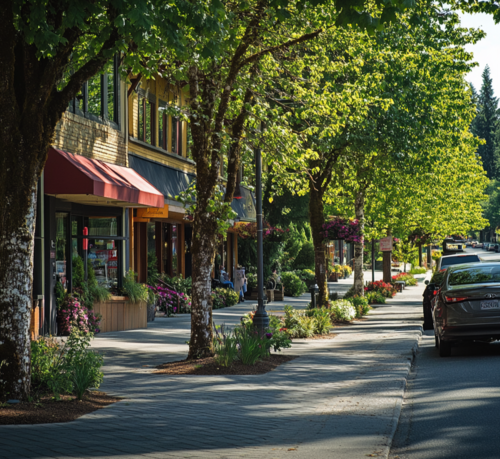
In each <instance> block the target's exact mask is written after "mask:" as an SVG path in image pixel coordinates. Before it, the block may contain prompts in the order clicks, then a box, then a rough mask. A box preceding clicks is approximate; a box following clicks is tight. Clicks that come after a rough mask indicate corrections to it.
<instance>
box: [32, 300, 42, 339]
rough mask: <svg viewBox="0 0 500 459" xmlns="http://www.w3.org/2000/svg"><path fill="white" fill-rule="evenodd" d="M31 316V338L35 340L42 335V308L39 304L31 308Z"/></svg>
mask: <svg viewBox="0 0 500 459" xmlns="http://www.w3.org/2000/svg"><path fill="white" fill-rule="evenodd" d="M30 316H31V317H30V338H31V340H32V341H34V340H37V339H38V338H39V337H40V336H39V331H40V308H39V307H38V306H36V307H34V308H31V312H30Z"/></svg>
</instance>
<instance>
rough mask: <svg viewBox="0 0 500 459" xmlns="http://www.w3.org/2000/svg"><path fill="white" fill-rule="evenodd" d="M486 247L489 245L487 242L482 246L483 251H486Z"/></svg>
mask: <svg viewBox="0 0 500 459" xmlns="http://www.w3.org/2000/svg"><path fill="white" fill-rule="evenodd" d="M488 245H489V242H485V243H484V244H483V250H488Z"/></svg>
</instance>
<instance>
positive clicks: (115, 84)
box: [69, 57, 120, 128]
mask: <svg viewBox="0 0 500 459" xmlns="http://www.w3.org/2000/svg"><path fill="white" fill-rule="evenodd" d="M119 83H120V80H119V78H118V58H117V57H115V58H113V59H111V60H110V61H109V62H108V63H107V64H106V65H105V66H104V69H103V70H102V72H101V73H100V74H97V75H94V76H93V77H92V78H90V79H89V80H88V81H87V83H85V84H84V85H83V86H82V90H81V91H80V93H79V94H78V95H77V96H76V98H75V99H74V100H73V101H71V102H70V105H69V111H71V112H73V113H76V114H78V115H81V116H84V117H86V118H89V119H92V120H94V121H106V122H110V124H111V125H112V126H114V127H115V128H119V112H118V100H119V87H120V84H119Z"/></svg>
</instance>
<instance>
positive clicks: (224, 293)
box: [212, 288, 239, 309]
mask: <svg viewBox="0 0 500 459" xmlns="http://www.w3.org/2000/svg"><path fill="white" fill-rule="evenodd" d="M238 301H239V295H238V293H236V292H235V291H234V290H232V289H230V288H216V289H214V290H213V291H212V309H221V308H227V307H230V306H234V305H235V304H236V303H238Z"/></svg>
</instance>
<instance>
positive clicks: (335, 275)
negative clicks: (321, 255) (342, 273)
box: [328, 272, 339, 282]
mask: <svg viewBox="0 0 500 459" xmlns="http://www.w3.org/2000/svg"><path fill="white" fill-rule="evenodd" d="M328 280H329V281H330V282H338V281H339V273H336V272H332V273H331V274H330V277H329V278H328Z"/></svg>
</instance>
